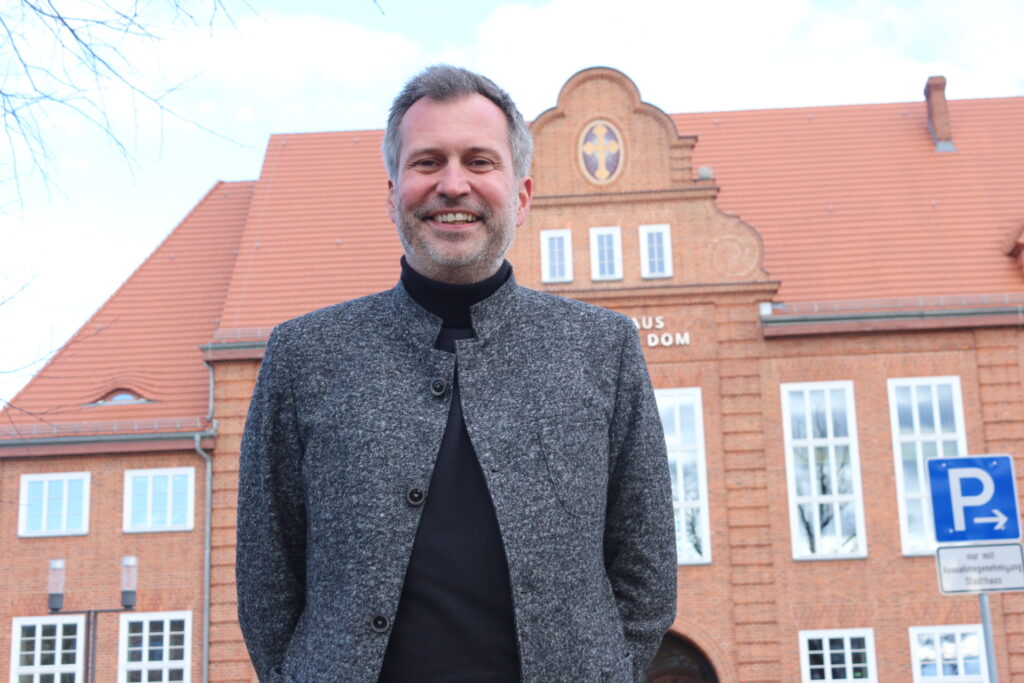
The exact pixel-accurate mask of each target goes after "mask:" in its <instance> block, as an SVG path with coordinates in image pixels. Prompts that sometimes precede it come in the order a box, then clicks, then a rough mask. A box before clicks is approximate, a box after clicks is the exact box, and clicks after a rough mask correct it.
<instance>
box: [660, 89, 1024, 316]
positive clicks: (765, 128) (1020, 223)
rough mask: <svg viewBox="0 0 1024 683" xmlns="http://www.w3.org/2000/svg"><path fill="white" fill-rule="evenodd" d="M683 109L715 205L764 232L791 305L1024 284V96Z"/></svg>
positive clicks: (680, 119) (685, 129)
mask: <svg viewBox="0 0 1024 683" xmlns="http://www.w3.org/2000/svg"><path fill="white" fill-rule="evenodd" d="M949 111H950V119H951V125H952V130H953V143H954V145H955V146H956V151H955V152H949V153H943V152H937V151H935V145H934V143H933V142H932V139H931V136H930V135H929V132H928V113H927V107H926V105H925V103H924V101H921V102H914V103H906V104H880V105H859V106H842V107H818V108H802V109H778V110H763V111H741V112H723V113H711V114H680V115H676V116H674V117H673V119H674V120H675V122H676V126H677V128H678V129H679V132H680V134H683V135H685V134H693V133H695V134H697V135H698V136H699V139H698V142H697V146H696V148H695V149H694V167H697V166H699V165H701V164H706V165H710V166H711V167H712V170H713V171H714V175H715V178H716V180H717V181H718V183H719V185H720V186H721V193H720V195H719V198H718V205H719V206H720V207H721V208H722V209H724V210H726V211H732V212H734V213H736V214H737V215H739V216H740V217H741V218H743V219H744V220H745V221H746V222H748V223H750V224H751V225H753V226H754V227H755V228H756V229H757V230H758V231H759V232H760V233H761V235H762V236H763V237H764V242H765V268H766V269H767V271H768V273H769V274H770V275H771V276H772V278H773V279H778V280H781V281H782V285H781V287H780V289H779V292H778V296H777V297H776V298H777V299H778V300H781V301H785V302H798V301H824V300H835V299H875V298H891V297H909V296H919V295H964V294H992V293H999V294H1002V293H1007V292H1022V291H1024V277H1022V275H1021V270H1020V267H1019V266H1017V265H1016V263H1015V262H1014V260H1013V259H1012V258H1010V257H1009V256H1007V255H1006V254H1005V253H1004V249H1005V244H1006V243H1007V239H1008V238H1009V237H1010V236H1011V234H1012V233H1014V231H1020V229H1021V228H1022V227H1024V168H1022V164H1021V160H1022V159H1024V134H1022V131H1021V124H1022V122H1024V98H1021V97H1015V98H1006V99H986V100H963V101H950V102H949Z"/></svg>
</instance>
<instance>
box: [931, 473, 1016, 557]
mask: <svg viewBox="0 0 1024 683" xmlns="http://www.w3.org/2000/svg"><path fill="white" fill-rule="evenodd" d="M928 483H929V485H930V486H931V491H932V513H933V514H934V515H935V540H936V541H938V542H939V543H970V542H977V541H1009V540H1020V537H1021V535H1020V513H1019V512H1018V511H1017V485H1016V481H1015V480H1014V477H1013V458H1011V457H1010V456H1009V455H982V456H976V457H970V458H956V457H954V458H932V459H931V460H929V461H928Z"/></svg>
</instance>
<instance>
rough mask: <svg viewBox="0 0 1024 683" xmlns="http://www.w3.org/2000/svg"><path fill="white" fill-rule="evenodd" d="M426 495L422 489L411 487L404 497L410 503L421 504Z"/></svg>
mask: <svg viewBox="0 0 1024 683" xmlns="http://www.w3.org/2000/svg"><path fill="white" fill-rule="evenodd" d="M426 497H427V494H426V493H424V492H423V489H416V488H412V489H409V493H407V494H405V498H406V500H408V501H409V504H410V505H423V500H424V499H425V498H426Z"/></svg>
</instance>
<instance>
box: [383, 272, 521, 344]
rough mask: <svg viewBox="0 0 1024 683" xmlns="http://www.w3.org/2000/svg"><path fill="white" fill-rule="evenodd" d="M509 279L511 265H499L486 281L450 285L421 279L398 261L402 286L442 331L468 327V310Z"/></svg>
mask: <svg viewBox="0 0 1024 683" xmlns="http://www.w3.org/2000/svg"><path fill="white" fill-rule="evenodd" d="M511 275H512V264H510V263H509V262H508V261H503V262H502V264H501V268H499V269H498V272H496V273H495V274H494V275H492V276H490V277H489V278H487V279H486V280H481V281H480V282H474V283H472V284H468V285H452V284H448V283H447V282H438V281H437V280H431V279H430V278H428V277H425V276H423V275H421V274H420V273H418V272H416V271H415V270H413V268H412V266H410V265H409V263H408V262H407V261H406V260H405V257H404V256H403V257H402V278H401V279H402V285H403V286H404V287H405V290H406V291H407V292H408V293H409V296H411V297H412V298H413V300H414V301H415V302H416V303H418V304H419V305H420V306H422V307H423V308H424V309H426V310H427V311H429V312H430V313H433V314H434V315H436V316H437V317H439V318H441V320H442V321H443V322H442V325H443V326H444V327H454V328H462V329H466V328H470V327H472V326H473V325H472V319H471V318H470V315H469V307H470V306H472V305H473V304H476V303H479V302H481V301H483V300H484V299H486V298H487V297H489V296H491V295H492V294H494V292H496V291H497V290H498V288H499V287H501V286H502V285H503V284H504V283H505V281H506V280H508V279H509V277H510V276H511Z"/></svg>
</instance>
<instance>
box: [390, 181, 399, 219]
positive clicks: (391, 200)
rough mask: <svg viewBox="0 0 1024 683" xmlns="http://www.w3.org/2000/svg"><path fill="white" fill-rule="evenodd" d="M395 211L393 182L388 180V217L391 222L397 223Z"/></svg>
mask: <svg viewBox="0 0 1024 683" xmlns="http://www.w3.org/2000/svg"><path fill="white" fill-rule="evenodd" d="M396 216H397V214H396V213H395V184H394V183H393V182H391V180H390V179H389V180H388V218H390V219H391V222H392V223H398V219H397V218H396Z"/></svg>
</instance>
